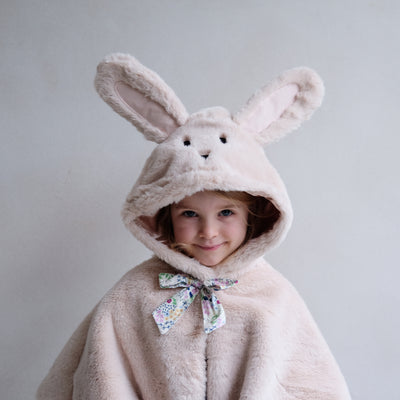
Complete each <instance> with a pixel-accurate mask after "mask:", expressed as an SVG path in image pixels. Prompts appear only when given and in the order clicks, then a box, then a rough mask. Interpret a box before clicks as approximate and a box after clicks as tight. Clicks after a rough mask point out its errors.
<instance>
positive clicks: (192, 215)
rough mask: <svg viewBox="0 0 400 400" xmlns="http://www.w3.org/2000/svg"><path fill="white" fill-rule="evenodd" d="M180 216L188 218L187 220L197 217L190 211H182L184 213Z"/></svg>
mask: <svg viewBox="0 0 400 400" xmlns="http://www.w3.org/2000/svg"><path fill="white" fill-rule="evenodd" d="M182 215H183V216H184V217H188V218H193V217H197V214H196V213H195V212H194V211H191V210H187V211H184V212H183V213H182Z"/></svg>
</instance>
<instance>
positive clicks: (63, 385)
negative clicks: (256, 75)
mask: <svg viewBox="0 0 400 400" xmlns="http://www.w3.org/2000/svg"><path fill="white" fill-rule="evenodd" d="M95 85H96V88H97V90H98V92H99V94H100V96H101V97H102V98H103V99H104V100H105V101H106V102H107V103H108V104H109V105H110V106H111V107H112V108H113V109H114V110H115V111H116V112H118V113H119V114H120V115H122V116H123V117H124V118H126V119H127V120H129V121H130V122H131V123H133V124H134V125H135V126H136V127H137V129H138V130H139V131H140V132H142V133H143V135H144V136H145V137H146V138H147V139H149V140H152V141H154V142H155V143H157V147H156V148H155V149H154V151H153V153H152V154H151V155H150V157H149V159H148V160H147V162H146V164H145V166H144V168H143V171H142V173H141V175H140V177H139V178H138V180H137V182H136V183H135V185H134V186H133V188H132V190H131V192H130V193H129V195H128V197H127V200H126V202H125V205H124V208H123V212H122V215H123V220H124V222H125V224H126V226H127V227H128V229H129V230H130V231H131V232H132V233H133V234H134V235H135V236H136V237H137V238H138V239H139V240H140V241H142V242H143V243H144V244H145V245H146V246H147V247H148V248H149V249H151V250H152V251H153V252H154V254H155V256H154V257H153V258H152V259H150V260H148V261H146V262H145V263H143V264H141V265H140V266H138V267H136V268H134V269H133V270H131V271H130V272H128V273H127V274H126V275H125V276H124V277H123V278H122V279H121V281H120V282H119V283H117V285H116V286H115V287H114V288H113V289H111V290H110V292H109V293H108V294H107V295H106V296H105V297H104V298H103V299H102V300H101V301H100V303H99V304H98V305H97V306H96V307H95V309H94V310H93V311H92V312H91V313H90V314H89V315H88V317H87V318H86V319H85V321H84V322H83V323H82V324H81V325H80V327H79V328H78V329H77V331H76V332H75V333H74V335H73V336H72V338H71V339H70V341H69V342H68V343H67V345H66V346H65V348H64V350H63V351H62V352H61V354H60V356H59V357H58V359H57V360H56V362H55V363H54V365H53V367H52V368H51V370H50V372H49V374H48V375H47V377H46V378H45V380H44V381H43V382H42V384H41V386H40V388H39V390H38V394H37V398H38V399H53V400H54V399H58V400H67V399H68V400H70V399H96V400H98V399H104V400H105V399H107V400H110V399H166V400H170V399H171V400H172V399H174V400H183V399H191V400H196V399H199V400H200V399H202V400H203V399H205V398H207V399H208V400H217V399H221V400H222V399H229V400H234V399H257V400H258V399H274V400H289V399H303V400H306V399H307V400H310V399H315V400H317V399H318V400H348V399H350V396H349V393H348V390H347V387H346V384H345V381H344V379H343V377H342V374H341V372H340V370H339V368H338V366H337V364H336V362H335V360H334V358H333V356H332V355H331V353H330V351H329V349H328V346H327V345H326V343H325V341H324V339H323V338H322V336H321V334H320V332H319V330H318V328H317V326H316V325H315V323H314V321H313V319H312V317H311V315H310V314H309V312H308V310H307V308H306V306H305V305H304V303H303V301H302V300H301V298H300V297H299V295H298V294H297V292H296V291H295V289H294V288H293V287H292V286H291V285H290V284H289V283H288V282H287V280H286V279H285V278H283V277H282V276H281V275H280V274H279V273H278V272H276V271H275V270H274V269H272V268H271V267H270V266H269V265H268V264H267V262H266V261H265V260H264V259H263V258H262V256H263V255H264V253H265V252H266V251H268V250H270V249H272V248H273V247H275V246H277V245H278V244H279V243H280V242H281V241H282V240H283V239H284V237H285V236H286V233H287V231H288V229H289V227H290V224H291V220H292V208H291V205H290V201H289V198H288V195H287V192H286V189H285V186H284V184H283V182H282V180H281V179H280V177H279V175H278V173H277V171H276V170H275V169H274V168H273V167H272V165H271V164H270V163H269V161H268V160H267V158H266V157H265V153H264V151H263V147H262V146H264V145H267V144H269V143H272V142H274V141H276V140H279V139H280V138H281V137H283V136H284V135H285V134H286V133H287V132H289V131H290V130H293V129H295V128H297V127H298V126H299V125H300V124H301V123H302V122H303V121H304V120H306V119H308V118H309V117H310V116H311V114H312V112H313V111H314V110H315V109H316V108H317V107H318V106H319V105H320V103H321V100H322V96H323V91H324V89H323V85H322V81H321V80H320V78H319V77H318V75H317V74H316V73H315V72H314V71H312V70H310V69H308V68H298V69H294V70H290V71H287V72H285V73H283V74H282V75H281V76H280V77H279V78H277V79H275V80H273V81H272V82H270V84H268V85H267V86H265V87H264V88H262V89H260V90H259V91H257V92H256V93H255V94H254V95H253V96H252V97H251V98H250V99H249V101H248V102H247V103H246V105H245V106H244V107H243V108H242V109H241V110H240V111H239V112H238V113H236V114H234V115H231V114H230V113H229V112H228V111H227V110H226V109H224V108H222V107H214V108H209V109H205V110H201V111H199V112H197V113H195V114H192V115H189V114H188V113H187V111H186V110H185V108H184V106H183V105H182V103H181V102H180V100H179V99H178V98H177V96H176V95H175V93H174V92H173V91H172V89H170V88H169V87H168V86H167V85H166V84H165V83H164V82H163V81H162V79H161V78H160V77H159V76H158V75H157V74H155V73H154V72H153V71H151V70H149V69H147V68H146V67H144V66H143V65H141V64H140V63H139V62H138V61H137V60H136V59H134V58H133V57H131V56H128V55H124V54H113V55H111V56H109V57H107V58H106V59H105V60H103V62H101V63H100V64H99V66H98V71H97V75H96V80H95ZM203 190H220V191H221V190H222V191H245V192H248V193H249V194H251V195H253V196H262V197H264V198H266V199H268V200H269V201H270V202H271V203H272V204H273V206H274V207H275V208H276V209H277V210H278V211H279V218H278V220H277V221H276V222H275V224H274V225H273V228H272V229H268V230H265V232H263V233H262V234H261V235H259V236H257V237H255V238H253V239H251V240H250V241H248V242H247V243H246V244H245V245H244V246H242V247H241V248H239V250H237V251H236V252H235V253H234V254H232V255H231V256H230V257H228V258H227V259H225V260H224V261H223V262H222V263H220V264H218V265H217V266H215V267H213V268H210V267H207V266H204V265H201V264H200V263H199V262H198V261H196V260H195V259H192V258H189V257H188V256H186V255H184V254H182V253H179V252H177V251H175V250H172V249H171V248H169V247H168V246H167V245H166V244H165V243H163V242H162V241H160V240H159V239H158V237H159V234H158V232H157V228H156V224H155V216H156V214H157V212H158V211H159V210H160V208H162V207H164V206H167V205H169V204H172V203H174V202H178V201H180V200H181V199H183V198H184V197H186V196H190V195H192V194H194V193H196V192H199V191H203ZM159 273H172V274H177V273H179V274H185V275H188V276H191V277H194V278H196V279H199V280H201V281H203V282H204V281H206V280H208V279H213V278H228V279H234V280H238V281H239V282H238V284H237V285H235V286H233V287H231V288H229V289H226V290H224V291H219V292H218V300H219V301H220V303H221V304H223V307H224V309H225V313H226V320H227V322H226V325H224V326H223V327H221V328H218V329H217V330H215V331H213V332H212V333H210V334H206V333H205V332H204V330H203V327H202V322H203V317H202V311H201V307H200V299H199V298H196V299H195V300H194V302H193V304H192V305H191V306H190V307H189V308H188V309H187V311H186V312H185V313H184V315H183V317H182V318H181V319H180V320H179V321H178V323H177V324H176V325H175V326H174V327H173V328H172V329H171V330H170V331H168V333H166V334H165V335H161V334H160V332H159V331H158V328H157V325H156V323H155V322H154V320H153V318H152V312H153V311H154V309H156V308H157V307H158V306H159V305H160V304H161V303H163V302H164V301H165V300H166V299H168V298H169V297H171V296H172V295H174V294H175V293H176V292H177V291H178V290H177V289H161V288H160V286H159V283H158V275H159Z"/></svg>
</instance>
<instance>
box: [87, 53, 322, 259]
mask: <svg viewBox="0 0 400 400" xmlns="http://www.w3.org/2000/svg"><path fill="white" fill-rule="evenodd" d="M95 85H96V89H97V91H98V93H99V94H100V96H101V97H102V98H103V100H104V101H105V102H107V103H108V104H109V105H110V106H111V107H112V108H113V109H114V110H115V111H116V112H117V113H119V114H120V115H121V116H123V117H124V118H126V119H127V120H128V121H130V122H131V123H132V124H133V125H135V127H136V128H137V129H138V130H139V131H140V132H142V133H143V135H144V136H145V138H146V139H148V140H151V141H153V142H155V143H156V144H157V146H156V147H155V149H154V150H153V152H152V154H151V155H150V157H149V158H148V160H147V161H146V164H145V166H144V168H143V171H142V173H141V175H140V176H139V178H138V180H137V182H136V183H135V185H134V186H133V188H132V190H131V192H130V193H129V195H128V197H127V201H126V203H125V206H124V210H123V218H124V221H125V224H126V225H127V227H128V228H129V229H130V230H131V232H132V233H133V234H134V235H135V236H136V237H137V238H138V239H139V240H141V241H143V242H144V243H145V244H146V246H147V247H149V248H150V249H151V250H153V251H154V252H155V253H156V254H157V255H159V256H160V257H161V258H163V259H165V260H166V261H168V262H170V261H171V257H172V256H171V254H170V253H169V250H166V249H163V248H162V247H161V246H162V244H160V242H159V241H157V239H156V235H155V232H154V230H152V228H151V226H152V222H151V218H153V217H154V216H155V215H156V213H157V212H158V210H159V209H160V208H161V207H164V206H166V205H169V204H172V203H177V202H179V201H180V200H182V199H183V198H185V197H187V196H191V195H193V194H194V193H197V192H199V191H205V190H210V191H212V190H222V191H245V192H247V193H249V194H251V195H254V196H263V197H265V198H267V199H268V200H269V201H270V202H272V203H273V205H274V206H275V207H276V208H277V209H278V210H279V212H280V219H279V220H278V221H277V222H276V223H275V225H274V227H273V229H272V230H271V231H270V232H268V233H266V234H265V235H262V236H261V237H260V238H259V239H257V240H258V246H255V245H254V246H253V244H251V243H250V244H249V246H250V247H252V246H253V247H254V248H256V247H257V249H258V248H261V249H262V250H257V251H256V253H257V254H263V253H264V252H265V251H266V250H267V249H269V248H271V247H273V246H276V245H277V244H278V243H279V242H280V241H281V240H282V239H283V238H284V237H285V235H286V233H287V231H288V229H289V227H290V224H291V220H292V209H291V205H290V201H289V198H288V196H287V193H286V189H285V186H284V184H283V182H282V180H281V179H280V177H279V175H278V173H277V172H276V170H275V169H274V168H273V167H272V165H271V164H270V163H269V161H268V160H267V158H266V156H265V153H264V148H263V147H264V146H266V145H268V144H270V143H272V142H275V141H277V140H279V139H281V138H282V137H283V136H284V135H285V134H286V133H288V132H290V131H291V130H293V129H295V128H297V127H298V126H299V125H300V124H301V123H302V122H303V121H304V120H306V119H308V118H309V117H310V116H311V114H312V112H313V111H314V110H315V109H316V108H317V107H318V106H319V105H320V103H321V100H322V97H323V92H324V88H323V84H322V81H321V79H320V78H319V76H318V75H317V74H316V73H315V72H314V71H312V70H310V69H308V68H297V69H293V70H289V71H286V72H285V73H283V74H282V75H281V76H280V77H278V78H277V79H275V80H273V81H271V82H270V83H269V84H268V85H267V86H265V87H263V88H261V89H260V90H258V91H257V92H256V93H255V94H254V95H253V96H251V97H250V99H249V100H248V101H247V103H246V105H245V106H244V107H243V108H242V109H241V110H240V111H239V112H237V113H235V114H233V115H231V113H230V112H229V111H228V110H226V109H224V108H222V107H213V108H207V109H204V110H201V111H199V112H196V113H194V114H192V115H189V114H188V113H187V111H186V109H185V107H184V106H183V104H182V103H181V101H180V100H179V99H178V97H177V96H176V94H175V93H174V92H173V91H172V89H171V88H170V87H169V86H167V85H166V83H165V82H164V81H163V80H162V79H161V78H160V77H159V76H158V75H157V74H156V73H154V72H153V71H151V70H150V69H148V68H146V67H144V66H143V65H142V64H140V63H139V62H138V61H137V60H136V59H135V58H133V57H131V56H129V55H125V54H112V55H110V56H108V57H106V58H105V59H104V60H103V61H102V62H101V63H100V64H99V66H98V69H97V75H96V79H95ZM145 219H146V221H147V223H146V224H144V223H143V221H144V220H145ZM149 221H150V222H149ZM149 227H150V228H149ZM246 246H247V244H246ZM246 246H245V247H246ZM164 247H165V246H164ZM239 251H242V250H239ZM245 251H246V249H244V250H243V252H245ZM252 251H253V252H254V249H252ZM170 256H171V257H170ZM174 257H175V258H176V255H174ZM175 261H176V260H175ZM182 262H184V260H182ZM185 262H187V260H186V261H185Z"/></svg>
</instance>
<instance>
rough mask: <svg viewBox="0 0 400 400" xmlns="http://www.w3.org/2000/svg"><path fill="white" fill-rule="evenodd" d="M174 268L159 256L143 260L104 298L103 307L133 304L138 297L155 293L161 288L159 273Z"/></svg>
mask: <svg viewBox="0 0 400 400" xmlns="http://www.w3.org/2000/svg"><path fill="white" fill-rule="evenodd" d="M173 271H174V270H173V268H172V267H171V266H170V265H168V264H167V263H165V262H164V261H162V260H160V259H159V258H157V257H152V258H150V259H149V260H146V261H144V262H142V263H141V264H139V265H137V266H136V267H134V268H132V269H131V270H129V271H128V272H127V273H126V274H125V275H124V276H123V277H122V278H121V279H120V280H119V281H118V282H117V283H116V284H115V285H114V286H113V287H112V288H111V289H110V290H109V291H108V292H107V293H106V294H105V296H104V297H103V298H102V300H101V301H100V305H101V306H102V307H104V306H106V307H110V306H111V307H113V306H116V307H120V305H121V304H124V303H126V304H129V303H130V304H133V303H132V302H136V301H137V300H138V298H143V297H146V296H148V295H149V293H150V294H151V293H154V291H156V290H157V289H158V288H159V280H158V275H159V274H160V273H161V272H173Z"/></svg>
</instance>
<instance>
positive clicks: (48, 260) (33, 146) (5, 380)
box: [0, 0, 400, 400]
mask: <svg viewBox="0 0 400 400" xmlns="http://www.w3.org/2000/svg"><path fill="white" fill-rule="evenodd" d="M399 21H400V2H399V1H397V0H392V1H389V0H386V1H385V0H379V1H361V0H356V1H349V0H335V1H319V0H304V1H294V0H293V1H289V0H279V1H272V0H270V1H266V0H264V1H261V0H260V1H251V0H250V1H243V0H240V1H239V0H224V1H201V2H200V1H195V0H170V1H161V0H159V1H156V0H146V1H139V0H134V1H133V0H113V1H106V0H96V1H94V0H91V1H89V0H81V1H64V0H63V1H61V0H51V1H50V0H40V1H39V0H3V1H2V2H1V5H0V45H1V61H0V80H1V83H0V85H1V86H0V116H1V118H0V132H1V146H0V149H1V150H0V151H1V154H0V163H1V164H0V179H1V182H0V183H1V196H0V213H1V215H0V217H1V227H2V229H1V234H0V243H1V256H0V257H1V259H0V262H1V276H0V285H1V287H0V296H1V297H0V312H1V325H0V340H1V348H0V351H1V353H0V359H1V363H0V373H1V382H0V388H1V389H0V390H1V398H2V399H7V400H8V399H28V398H33V395H34V392H35V390H36V388H37V386H38V384H39V383H40V381H41V379H42V378H43V377H44V375H45V374H46V372H47V370H48V369H49V368H50V366H51V364H52V362H53V361H54V359H55V357H56V356H57V354H58V353H59V351H60V350H61V348H62V346H63V345H64V344H65V342H66V341H67V339H68V338H69V337H70V335H71V334H72V332H73V330H74V329H75V327H76V326H77V325H78V323H79V322H80V321H81V320H82V319H83V318H84V316H85V315H86V314H87V313H88V312H89V311H90V310H91V308H92V307H93V306H94V305H95V304H96V302H97V301H98V300H99V299H100V298H101V297H102V296H103V295H104V293H105V292H106V291H107V290H108V289H109V288H110V287H111V286H112V285H113V284H114V283H115V282H116V281H117V280H118V279H119V278H120V277H121V276H122V275H123V274H124V273H125V272H126V271H127V270H128V269H130V268H131V267H133V266H134V265H136V264H137V263H139V262H140V261H142V260H144V259H145V258H147V257H148V256H149V251H147V250H146V249H144V247H143V246H142V245H141V244H139V243H138V242H137V241H136V240H135V239H134V238H133V237H131V235H130V234H129V233H128V231H126V230H125V228H124V227H123V225H122V223H121V221H120V216H119V212H120V208H121V205H122V203H123V200H124V197H125V195H126V194H127V192H128V191H129V189H130V187H131V186H132V184H133V183H134V181H135V180H136V178H137V176H138V173H139V171H140V169H141V167H142V165H143V163H144V161H145V158H146V157H147V156H148V155H149V153H150V151H151V149H152V148H153V144H152V143H150V142H146V141H145V140H144V139H143V137H142V136H141V135H140V134H139V133H138V132H137V131H136V130H135V129H134V128H133V127H132V126H131V125H130V124H129V123H128V122H126V121H125V120H124V119H123V118H121V117H120V116H118V115H117V114H115V113H114V112H113V111H112V110H111V109H110V108H109V107H108V106H107V105H105V104H104V103H103V102H102V101H101V100H100V98H99V97H98V96H97V94H96V93H95V90H94V89H93V78H94V74H95V68H96V65H97V63H98V62H99V61H100V60H101V59H102V58H103V57H104V56H105V55H107V54H109V53H112V52H117V51H118V52H126V53H130V54H133V55H135V56H136V57H137V58H138V59H139V60H140V61H141V62H142V63H143V64H145V65H146V66H148V67H149V68H151V69H153V70H155V71H157V73H159V74H160V75H161V76H162V77H163V78H164V80H165V81H166V82H167V83H168V84H169V85H170V86H171V87H172V88H173V89H174V90H175V91H176V93H177V94H178V96H179V97H180V98H181V100H182V101H183V103H184V104H185V105H186V107H187V109H188V110H189V112H194V111H197V110H199V109H201V108H204V107H208V106H213V105H222V106H225V107H227V108H229V109H231V110H232V111H233V112H234V111H236V110H237V109H238V108H240V106H241V105H242V104H243V103H244V102H245V101H246V100H247V98H248V97H249V96H250V95H251V94H252V93H253V91H254V90H255V89H257V88H258V87H260V86H262V85H264V84H265V83H267V82H268V81H269V80H270V79H272V78H273V77H275V76H276V75H278V74H279V73H280V72H282V71H283V70H285V69H288V68H291V67H295V66H301V65H306V66H309V67H312V68H314V69H316V70H317V71H318V72H319V73H320V75H321V76H322V77H323V79H324V81H325V85H326V97H325V100H324V104H323V106H322V108H321V109H320V110H319V111H318V112H316V113H315V114H314V117H313V118H312V120H311V121H309V122H307V123H305V124H304V125H303V126H302V128H301V129H300V130H299V131H296V132H295V133H293V134H291V135H290V136H288V137H287V138H286V139H284V140H283V141H281V142H280V143H278V144H275V145H273V146H270V147H269V148H268V149H266V152H267V154H268V156H269V158H270V159H271V161H272V163H273V164H274V165H275V166H276V167H277V169H278V171H279V172H280V173H281V176H282V178H283V179H284V181H285V182H286V184H287V188H288V191H289V195H290V196H291V199H292V202H293V207H294V210H295V221H294V225H293V229H292V231H291V233H290V234H289V236H288V238H287V240H286V241H285V242H284V244H283V245H282V246H281V247H280V248H279V249H277V250H275V251H274V252H273V253H271V254H269V255H268V257H267V258H268V259H269V261H271V263H272V264H273V265H274V267H275V268H277V269H278V270H279V271H281V272H282V273H283V274H284V275H285V276H286V277H287V278H289V280H291V281H292V282H293V284H294V285H295V286H296V287H297V289H298V290H299V292H300V293H301V295H302V296H303V297H304V299H305V300H306V302H307V304H308V306H309V308H310V310H311V312H312V313H313V315H314V317H315V319H316V320H317V322H318V324H319V326H320V328H321V330H322V332H323V334H324V336H325V338H326V340H327V341H328V343H329V345H330V347H331V349H332V352H333V353H334V355H335V357H336V359H337V361H338V363H339V365H340V366H341V369H342V371H343V374H344V375H345V377H346V379H347V382H348V384H349V387H350V390H351V393H352V395H353V398H354V399H362V400H377V399H385V400H392V399H393V400H398V399H399V398H400V386H399V385H398V379H399V372H400V371H399V369H400V368H399V359H400V348H399V342H398V338H399V331H400V329H399V328H400V313H399V300H400V294H399V293H400V291H399V278H400V273H399V260H398V250H399V225H400V220H399V211H398V210H399V205H400V189H399V177H398V172H399V146H400V140H399V136H400V135H399V127H398V120H399V95H400V78H399V71H400V56H399V54H400V51H399V50H400V47H399V39H400V22H399Z"/></svg>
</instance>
